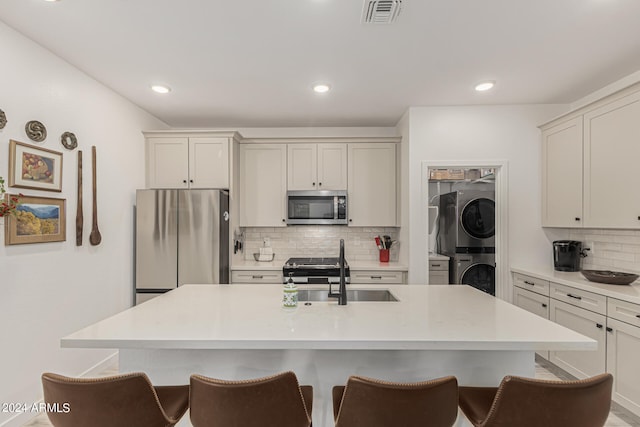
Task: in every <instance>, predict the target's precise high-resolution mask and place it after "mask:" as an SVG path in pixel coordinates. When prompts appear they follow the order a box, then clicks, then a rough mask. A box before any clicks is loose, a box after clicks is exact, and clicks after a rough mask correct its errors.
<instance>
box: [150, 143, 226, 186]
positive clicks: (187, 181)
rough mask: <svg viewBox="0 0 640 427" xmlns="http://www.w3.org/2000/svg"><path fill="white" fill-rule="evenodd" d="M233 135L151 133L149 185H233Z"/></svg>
mask: <svg viewBox="0 0 640 427" xmlns="http://www.w3.org/2000/svg"><path fill="white" fill-rule="evenodd" d="M229 144H230V138H229V137H207V136H198V137H186V136H185V137H182V136H148V137H147V139H146V172H147V187H148V188H191V189H195V188H224V189H228V188H229Z"/></svg>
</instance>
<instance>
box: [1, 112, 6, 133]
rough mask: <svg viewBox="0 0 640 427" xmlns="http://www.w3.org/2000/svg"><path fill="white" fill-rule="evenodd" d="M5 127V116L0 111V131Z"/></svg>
mask: <svg viewBox="0 0 640 427" xmlns="http://www.w3.org/2000/svg"><path fill="white" fill-rule="evenodd" d="M6 125H7V116H6V115H5V114H4V111H2V110H0V129H4V127H5V126H6Z"/></svg>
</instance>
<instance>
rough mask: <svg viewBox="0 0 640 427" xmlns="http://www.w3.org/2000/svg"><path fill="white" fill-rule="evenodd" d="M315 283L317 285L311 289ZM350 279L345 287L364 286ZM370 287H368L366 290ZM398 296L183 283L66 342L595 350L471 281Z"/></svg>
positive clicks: (397, 290) (410, 289)
mask: <svg viewBox="0 0 640 427" xmlns="http://www.w3.org/2000/svg"><path fill="white" fill-rule="evenodd" d="M311 287H313V288H317V286H311ZM366 288H367V286H366V285H349V289H366ZM369 288H370V287H369ZM381 288H384V289H389V290H390V291H391V292H392V293H393V294H394V295H395V296H396V297H397V298H398V299H399V300H400V301H398V302H349V303H348V304H347V305H346V306H339V305H338V304H337V302H336V301H335V300H332V301H330V302H313V303H312V305H310V306H306V305H303V304H300V305H299V306H298V307H297V308H293V309H287V308H283V307H282V303H281V301H282V286H281V285H265V284H259V285H250V284H246V285H184V286H181V287H179V288H177V289H175V290H172V291H170V292H168V293H166V294H163V295H161V296H159V297H156V298H154V299H152V300H150V301H147V302H145V303H143V304H140V305H138V306H136V307H133V308H130V309H128V310H125V311H123V312H121V313H118V314H116V315H114V316H112V317H110V318H107V319H105V320H102V321H100V322H98V323H95V324H93V325H90V326H87V327H86V328H84V329H82V330H80V331H77V332H75V333H72V334H71V335H68V336H66V337H64V338H62V340H61V345H62V347H83V348H128V349H136V348H137V349H331V350H345V349H346V350H358V349H367V350H405V349H407V350H521V351H527V350H566V349H576V350H594V349H595V348H596V342H595V341H594V340H592V339H590V338H587V337H585V336H583V335H580V334H578V333H576V332H573V331H571V330H569V329H567V328H565V327H563V326H560V325H557V324H555V323H553V322H550V321H548V320H545V319H542V318H541V317H539V316H536V315H534V314H531V313H529V312H527V311H524V310H522V309H520V308H518V307H516V306H514V305H511V304H509V303H507V302H505V301H502V300H500V299H498V298H494V297H492V296H489V295H486V294H484V293H483V292H480V291H478V290H476V289H473V288H472V287H469V286H447V285H444V286H438V285H432V286H423V285H389V286H383V287H381V286H378V287H376V289H381Z"/></svg>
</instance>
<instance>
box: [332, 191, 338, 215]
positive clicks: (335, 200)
mask: <svg viewBox="0 0 640 427" xmlns="http://www.w3.org/2000/svg"><path fill="white" fill-rule="evenodd" d="M333 219H338V196H333Z"/></svg>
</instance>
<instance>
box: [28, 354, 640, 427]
mask: <svg viewBox="0 0 640 427" xmlns="http://www.w3.org/2000/svg"><path fill="white" fill-rule="evenodd" d="M117 373H118V368H117V366H114V367H112V368H109V369H106V370H105V371H103V372H102V373H101V375H102V376H107V375H116V374H117ZM536 378H540V379H546V380H558V379H560V380H571V379H574V378H572V377H571V376H570V375H568V374H567V373H566V372H564V371H562V370H561V369H559V368H557V367H555V366H554V365H552V364H550V363H548V362H546V361H545V360H544V359H538V358H537V357H536ZM45 426H46V427H51V423H49V420H48V418H47V415H46V414H40V415H38V416H37V417H35V418H34V419H32V420H31V421H29V422H28V423H27V424H24V426H23V427H45ZM514 427H515V426H514ZM604 427H640V418H638V417H636V416H634V415H633V414H631V413H630V412H629V411H627V410H626V409H624V408H621V407H620V406H618V405H617V404H615V403H612V408H611V413H610V414H609V418H608V419H607V423H606V424H605V426H604Z"/></svg>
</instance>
